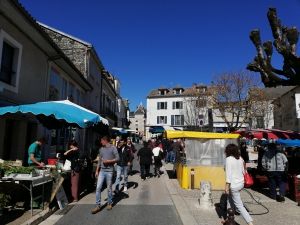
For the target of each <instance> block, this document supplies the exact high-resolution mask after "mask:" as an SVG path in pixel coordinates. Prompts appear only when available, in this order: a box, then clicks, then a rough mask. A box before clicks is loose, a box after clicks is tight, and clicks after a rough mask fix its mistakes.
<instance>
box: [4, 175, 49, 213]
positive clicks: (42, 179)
mask: <svg viewBox="0 0 300 225" xmlns="http://www.w3.org/2000/svg"><path fill="white" fill-rule="evenodd" d="M0 181H1V182H15V183H18V184H20V185H22V186H23V187H24V188H25V189H26V190H28V191H29V192H30V210H31V216H32V215H33V200H35V199H38V198H42V204H43V209H44V185H45V184H46V183H49V182H52V177H51V176H50V175H45V176H37V177H30V176H23V177H22V176H17V175H16V176H9V177H2V178H1V180H0ZM40 185H42V195H39V196H36V197H33V188H34V187H37V186H40Z"/></svg>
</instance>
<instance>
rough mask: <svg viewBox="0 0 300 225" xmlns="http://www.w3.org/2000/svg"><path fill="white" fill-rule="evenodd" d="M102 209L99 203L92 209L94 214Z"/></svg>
mask: <svg viewBox="0 0 300 225" xmlns="http://www.w3.org/2000/svg"><path fill="white" fill-rule="evenodd" d="M100 211H101V206H100V205H97V206H96V207H95V208H93V209H92V211H91V213H92V214H96V213H97V212H100Z"/></svg>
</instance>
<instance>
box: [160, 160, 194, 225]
mask: <svg viewBox="0 0 300 225" xmlns="http://www.w3.org/2000/svg"><path fill="white" fill-rule="evenodd" d="M162 168H163V171H164V174H165V175H166V176H163V179H164V182H165V184H166V187H167V189H168V192H169V194H170V196H171V199H172V201H173V204H174V205H175V208H176V210H177V213H178V215H179V217H180V219H181V222H182V224H183V225H198V223H197V221H196V219H195V218H194V216H193V215H192V213H191V212H190V211H189V207H188V206H187V204H186V202H185V200H184V199H183V198H182V197H181V196H180V194H179V193H178V192H177V190H176V188H175V187H174V185H173V184H172V183H171V182H170V179H169V178H168V173H167V170H166V167H165V164H164V165H163V167H162Z"/></svg>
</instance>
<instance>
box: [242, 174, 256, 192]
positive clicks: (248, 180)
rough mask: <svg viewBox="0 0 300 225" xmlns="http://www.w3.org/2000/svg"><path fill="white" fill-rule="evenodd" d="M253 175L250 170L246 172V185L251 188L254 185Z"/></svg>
mask: <svg viewBox="0 0 300 225" xmlns="http://www.w3.org/2000/svg"><path fill="white" fill-rule="evenodd" d="M253 183H254V181H253V177H252V176H251V174H249V173H248V172H245V173H244V187H245V188H249V187H251V186H252V185H253Z"/></svg>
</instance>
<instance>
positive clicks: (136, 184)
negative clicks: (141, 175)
mask: <svg viewBox="0 0 300 225" xmlns="http://www.w3.org/2000/svg"><path fill="white" fill-rule="evenodd" d="M127 186H128V188H131V187H132V188H133V189H136V188H137V187H138V186H139V184H138V183H137V182H133V181H128V182H127Z"/></svg>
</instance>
